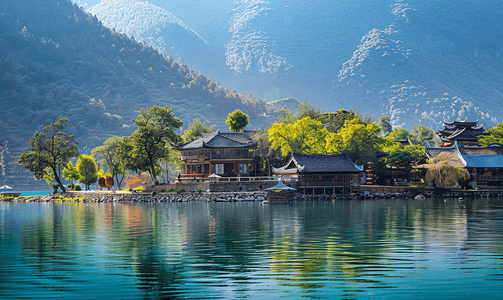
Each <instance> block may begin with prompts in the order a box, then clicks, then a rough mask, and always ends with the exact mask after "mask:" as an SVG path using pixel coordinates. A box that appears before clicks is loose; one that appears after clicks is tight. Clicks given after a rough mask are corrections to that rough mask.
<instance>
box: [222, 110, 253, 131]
mask: <svg viewBox="0 0 503 300" xmlns="http://www.w3.org/2000/svg"><path fill="white" fill-rule="evenodd" d="M225 123H226V124H227V125H229V130H230V131H233V132H241V130H243V129H244V128H245V127H246V126H247V125H248V115H246V114H245V113H243V112H242V111H240V110H239V109H236V110H235V111H233V112H231V113H230V114H229V115H228V116H227V121H225Z"/></svg>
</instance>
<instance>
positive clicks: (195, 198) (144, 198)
mask: <svg viewBox="0 0 503 300" xmlns="http://www.w3.org/2000/svg"><path fill="white" fill-rule="evenodd" d="M418 194H419V193H417V192H411V191H408V192H403V193H363V192H361V193H348V194H345V195H342V194H335V195H333V194H330V195H305V194H300V193H293V194H292V195H291V200H289V201H294V202H295V201H305V200H311V201H336V200H371V199H414V197H416V196H417V195H418ZM419 195H421V196H423V198H424V197H426V198H434V197H435V198H464V197H473V198H482V197H503V191H502V190H441V191H437V192H435V191H426V192H424V195H423V194H419ZM270 198H271V196H270V194H269V193H268V192H266V191H254V192H185V193H156V194H153V193H141V192H138V193H121V192H118V193H117V192H110V191H100V192H87V191H82V192H75V191H69V192H66V193H59V194H49V195H37V196H21V197H16V198H0V201H5V202H9V201H12V202H55V203H59V202H96V203H112V202H263V201H269V200H270Z"/></svg>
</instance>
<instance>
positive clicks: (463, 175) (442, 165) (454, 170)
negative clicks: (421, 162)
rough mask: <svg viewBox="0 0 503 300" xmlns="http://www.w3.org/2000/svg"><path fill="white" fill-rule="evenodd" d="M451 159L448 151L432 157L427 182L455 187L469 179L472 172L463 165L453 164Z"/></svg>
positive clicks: (435, 185)
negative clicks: (462, 166)
mask: <svg viewBox="0 0 503 300" xmlns="http://www.w3.org/2000/svg"><path fill="white" fill-rule="evenodd" d="M451 160H452V159H451V157H450V156H449V154H448V153H441V154H440V155H438V156H436V157H434V158H432V159H431V160H430V162H429V163H428V172H427V173H426V177H425V181H426V183H427V184H429V185H433V186H434V187H438V186H441V187H453V186H457V185H458V184H459V183H460V182H461V181H466V180H468V179H469V178H470V173H468V171H467V170H465V169H463V168H461V167H457V166H454V165H452V164H451V163H450V162H451Z"/></svg>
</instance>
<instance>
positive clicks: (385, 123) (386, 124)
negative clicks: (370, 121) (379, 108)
mask: <svg viewBox="0 0 503 300" xmlns="http://www.w3.org/2000/svg"><path fill="white" fill-rule="evenodd" d="M377 125H378V126H379V127H381V130H382V132H383V134H384V135H388V134H390V133H391V131H393V128H392V126H391V119H390V117H388V116H383V117H381V118H379V123H377Z"/></svg>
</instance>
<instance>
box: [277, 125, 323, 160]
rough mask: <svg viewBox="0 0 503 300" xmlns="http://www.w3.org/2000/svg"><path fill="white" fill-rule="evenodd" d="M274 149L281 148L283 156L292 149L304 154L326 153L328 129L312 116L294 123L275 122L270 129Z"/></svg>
mask: <svg viewBox="0 0 503 300" xmlns="http://www.w3.org/2000/svg"><path fill="white" fill-rule="evenodd" d="M268 133H269V141H270V142H271V147H272V149H281V153H282V154H283V156H287V155H288V154H289V153H291V152H292V151H297V152H299V153H302V154H315V153H325V144H326V142H325V138H326V136H327V135H328V130H327V129H326V128H323V124H322V123H321V122H320V121H317V120H313V119H311V118H310V117H306V118H303V119H301V120H299V121H297V122H295V123H294V124H284V123H274V124H273V125H272V127H271V128H270V129H269V131H268Z"/></svg>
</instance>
